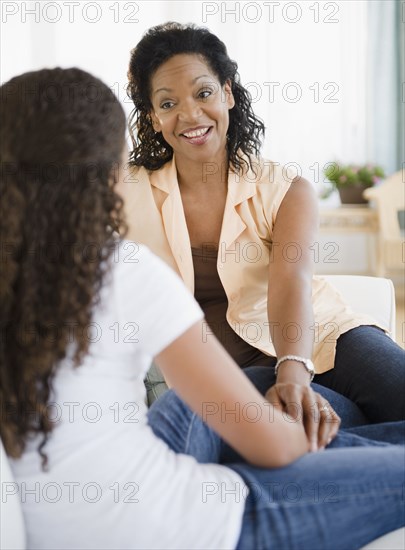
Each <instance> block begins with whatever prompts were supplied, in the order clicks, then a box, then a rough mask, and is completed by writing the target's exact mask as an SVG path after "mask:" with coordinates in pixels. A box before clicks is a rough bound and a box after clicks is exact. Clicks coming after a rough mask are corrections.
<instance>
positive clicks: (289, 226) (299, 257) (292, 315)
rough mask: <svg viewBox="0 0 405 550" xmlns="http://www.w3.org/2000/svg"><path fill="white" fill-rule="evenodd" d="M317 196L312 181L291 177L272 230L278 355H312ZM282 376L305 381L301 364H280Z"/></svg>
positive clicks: (271, 298)
mask: <svg viewBox="0 0 405 550" xmlns="http://www.w3.org/2000/svg"><path fill="white" fill-rule="evenodd" d="M318 223H319V222H318V208H317V199H316V196H315V192H314V190H313V188H312V185H311V184H310V183H309V182H308V181H307V180H305V179H303V178H299V179H295V180H294V181H293V183H292V184H291V187H290V189H289V191H288V192H287V194H286V196H285V198H284V200H283V202H282V203H281V205H280V208H279V211H278V214H277V219H276V223H275V225H274V229H273V243H274V245H273V253H272V261H271V262H270V265H269V290H268V316H269V322H270V326H272V327H274V328H273V331H272V336H273V342H274V347H275V349H276V352H277V356H278V357H281V356H282V355H287V354H293V355H301V356H303V357H307V358H311V357H312V345H313V331H311V329H310V327H311V326H313V323H314V319H313V311H312V276H313V265H312V256H311V254H312V251H311V246H312V245H313V244H314V242H315V240H316V235H317V230H318ZM279 373H280V380H281V379H283V378H284V377H285V376H287V378H288V380H295V381H296V382H298V383H302V384H308V383H309V376H308V373H307V372H306V371H305V369H303V368H302V365H300V364H294V365H293V364H291V365H290V364H288V363H285V364H282V365H281V366H280V371H279Z"/></svg>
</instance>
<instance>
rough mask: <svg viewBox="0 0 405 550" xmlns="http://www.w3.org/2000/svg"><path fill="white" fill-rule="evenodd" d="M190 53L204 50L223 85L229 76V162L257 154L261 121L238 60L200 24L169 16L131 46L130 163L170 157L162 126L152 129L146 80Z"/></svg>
mask: <svg viewBox="0 0 405 550" xmlns="http://www.w3.org/2000/svg"><path fill="white" fill-rule="evenodd" d="M182 53H189V54H197V55H200V56H202V57H203V58H204V59H205V60H206V62H207V63H208V65H209V67H210V68H211V70H212V71H213V72H214V73H215V74H216V75H217V77H218V80H219V82H220V84H221V86H223V85H224V84H225V82H226V81H228V80H229V81H230V83H231V89H232V94H233V97H234V99H235V106H234V107H233V108H232V109H231V110H230V111H229V127H228V132H227V143H226V148H227V154H228V161H229V165H230V167H232V168H233V169H236V170H237V169H240V168H242V167H243V166H246V168H247V167H248V166H247V164H248V163H247V161H246V157H247V158H249V164H250V168H252V169H253V170H254V167H253V166H252V164H251V160H250V156H251V155H254V156H259V154H260V148H261V140H262V138H263V136H264V130H265V127H264V124H263V122H262V121H261V120H260V119H259V118H258V117H257V116H256V115H255V114H254V112H253V109H252V99H251V96H250V94H249V92H248V91H247V90H246V88H244V87H243V86H242V84H241V83H240V77H239V73H238V65H237V63H236V62H235V61H232V60H231V59H230V57H229V56H228V52H227V49H226V46H225V44H224V43H223V42H222V41H221V40H220V39H219V38H218V37H217V36H215V34H213V33H211V32H210V31H209V30H208V29H206V28H204V27H197V26H196V25H193V24H188V25H182V24H181V23H176V22H172V21H169V22H167V23H164V24H163V25H158V26H156V27H152V28H150V29H149V30H148V31H147V32H146V34H145V35H144V36H143V38H142V39H141V41H140V42H139V43H138V44H137V46H136V47H135V48H134V49H133V50H132V52H131V59H130V62H129V70H128V78H129V84H128V88H127V93H128V96H129V97H130V98H131V99H132V101H133V103H134V109H133V111H132V113H131V114H130V117H129V133H130V136H131V139H132V144H133V150H132V151H131V153H130V161H131V162H130V164H132V165H134V166H144V167H145V168H147V169H148V170H158V169H159V168H161V167H162V166H163V165H164V164H165V163H166V162H167V161H169V160H170V159H171V158H172V157H173V149H172V147H171V146H170V145H169V144H168V143H167V141H166V140H165V139H164V137H163V134H162V133H161V132H155V130H154V129H153V126H152V120H151V117H150V111H151V109H152V103H151V100H150V96H151V89H150V81H151V77H152V76H153V74H154V72H155V71H156V70H157V69H158V68H159V67H160V66H161V65H162V64H163V63H165V62H166V61H168V60H169V59H170V58H171V57H173V56H174V55H177V54H182Z"/></svg>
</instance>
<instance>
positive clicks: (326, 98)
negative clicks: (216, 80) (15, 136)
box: [0, 0, 372, 271]
mask: <svg viewBox="0 0 405 550" xmlns="http://www.w3.org/2000/svg"><path fill="white" fill-rule="evenodd" d="M367 5H368V2H365V1H362V0H351V1H331V2H325V1H314V2H312V1H311V2H310V1H295V2H290V1H285V0H278V1H269V2H263V1H261V2H201V1H190V2H187V1H166V2H165V1H155V2H154V1H147V2H143V1H137V2H127V1H125V0H122V1H109V0H105V1H97V2H93V1H86V0H81V1H80V2H79V1H78V0H76V1H73V0H63V1H58V2H52V1H26V2H20V1H6V0H3V1H2V3H1V8H0V9H1V26H2V28H1V30H2V38H1V46H2V48H1V59H0V61H1V75H0V76H1V82H4V81H7V80H8V79H9V78H11V77H12V76H14V75H17V74H20V73H22V72H24V71H28V70H35V69H39V68H42V67H54V66H60V67H70V66H77V67H80V68H82V69H85V70H88V71H90V72H92V73H93V74H95V75H96V76H98V77H100V78H102V79H103V80H104V81H105V82H106V83H107V84H108V85H109V86H110V87H112V88H113V89H114V90H115V92H116V93H117V95H118V96H119V98H120V100H121V101H122V103H123V105H124V108H125V110H126V112H127V113H129V112H130V110H131V104H130V102H129V99H128V98H127V97H126V93H125V85H126V82H127V79H126V72H127V65H128V61H129V53H130V50H131V48H133V47H134V46H135V45H136V43H137V42H138V41H139V39H140V38H141V36H142V34H143V32H144V31H145V30H146V29H147V28H149V27H150V26H152V25H156V24H159V23H162V22H164V21H167V20H177V21H180V22H193V23H196V24H198V25H204V26H207V27H208V28H210V29H211V30H212V31H213V32H214V33H216V34H218V35H219V37H220V38H221V39H223V40H224V41H225V43H226V44H227V46H228V50H229V53H230V56H231V57H232V58H233V59H235V60H236V61H237V62H238V64H239V72H240V75H241V78H242V83H243V84H245V85H246V86H247V87H248V88H249V90H250V91H251V93H252V96H253V98H254V108H255V111H256V113H257V114H259V116H261V117H262V118H263V120H264V122H265V125H266V127H267V135H266V140H265V143H264V148H263V153H264V154H265V156H267V157H268V158H271V159H272V160H275V161H278V162H280V163H295V164H296V166H297V171H299V172H301V173H302V174H303V175H304V176H305V177H307V178H308V179H310V180H311V181H313V182H314V183H315V184H317V185H319V184H320V183H321V182H322V180H323V176H322V167H323V166H324V164H325V163H326V162H328V161H331V160H334V159H338V160H341V161H344V162H352V161H353V162H354V161H356V162H359V163H361V162H365V161H368V160H372V159H368V158H367V139H366V124H365V118H366V117H365V107H366V102H365V86H366V58H365V48H366V44H367V32H366V24H367ZM271 89H273V91H274V95H273V97H271V96H270V90H271ZM297 94H298V96H297ZM330 200H331V201H332V203H336V204H338V202H339V201H338V199H337V197H336V196H335V197H332V198H331V199H330ZM363 247H364V243H362V244H361V245H360V247H359V248H358V250H357V253H356V250H354V252H353V255H354V256H355V257H357V258H359V257H360V256H359V254H358V252H359V251H360V249H361V248H363ZM347 268H348V270H350V266H347ZM343 269H345V267H343ZM364 269H365V267H364V266H363V267H362V268H361V269H360V271H361V270H364Z"/></svg>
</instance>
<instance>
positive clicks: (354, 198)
mask: <svg viewBox="0 0 405 550" xmlns="http://www.w3.org/2000/svg"><path fill="white" fill-rule="evenodd" d="M367 187H369V186H367V185H363V184H361V183H360V184H356V185H351V186H350V187H339V188H338V191H339V195H340V202H341V203H342V204H368V200H367V199H365V198H364V197H363V191H364V190H365V189H367Z"/></svg>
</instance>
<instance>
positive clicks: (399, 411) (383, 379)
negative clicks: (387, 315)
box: [314, 326, 405, 422]
mask: <svg viewBox="0 0 405 550" xmlns="http://www.w3.org/2000/svg"><path fill="white" fill-rule="evenodd" d="M314 382H316V383H317V384H320V385H322V386H325V387H328V388H330V389H332V390H334V391H336V392H338V393H339V394H341V395H344V396H345V397H348V398H349V399H350V400H351V401H353V402H354V403H356V405H358V407H359V408H360V410H361V411H362V413H363V414H364V415H365V416H366V417H367V419H368V421H369V422H390V421H395V420H405V351H404V350H403V349H402V348H401V347H400V346H398V345H397V344H396V343H395V342H394V341H393V340H391V338H390V337H389V336H387V335H386V334H385V333H384V332H383V331H382V330H380V329H378V328H377V327H373V326H361V327H357V328H355V329H352V330H349V331H348V332H345V333H344V334H342V335H341V336H339V338H338V341H337V346H336V358H335V367H334V368H333V369H332V370H329V371H327V372H325V373H323V374H319V375H317V376H315V378H314Z"/></svg>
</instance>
